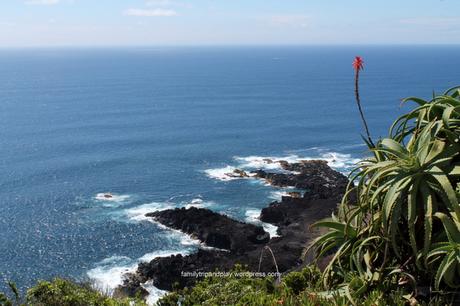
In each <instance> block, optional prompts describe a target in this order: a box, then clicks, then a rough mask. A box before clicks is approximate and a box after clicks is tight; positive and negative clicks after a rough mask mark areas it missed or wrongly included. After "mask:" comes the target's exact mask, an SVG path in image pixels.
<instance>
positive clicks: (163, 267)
mask: <svg viewBox="0 0 460 306" xmlns="http://www.w3.org/2000/svg"><path fill="white" fill-rule="evenodd" d="M270 162H272V163H275V162H276V163H279V164H280V166H281V167H282V169H283V171H281V172H267V171H265V170H257V171H253V172H252V173H251V174H250V176H251V177H253V178H256V179H263V180H265V181H266V182H268V183H270V184H272V185H274V186H279V187H295V188H296V189H297V190H299V191H296V192H293V193H291V194H290V195H289V196H283V197H282V199H281V201H275V202H272V203H270V204H269V205H268V206H267V207H266V208H264V209H262V212H261V214H260V220H261V221H263V222H266V223H270V224H273V225H276V226H277V227H278V230H277V233H278V235H279V237H270V235H269V234H268V233H267V232H265V231H264V229H263V228H262V227H260V226H256V225H253V224H247V223H243V222H240V221H237V220H234V219H232V218H230V217H228V216H225V215H221V214H218V213H216V212H213V211H211V210H209V209H204V208H195V207H192V208H189V209H185V208H180V209H179V208H177V209H170V210H164V211H156V212H151V213H148V214H147V215H146V216H147V217H150V218H152V219H154V220H155V221H156V222H159V223H161V224H163V225H164V226H167V227H170V228H172V229H175V230H180V231H182V232H184V233H186V234H189V235H190V236H192V237H193V238H195V239H198V240H200V241H201V242H202V243H203V244H204V245H205V246H207V247H208V248H204V249H199V250H198V251H197V252H196V253H194V254H190V255H185V256H184V255H173V256H169V257H163V258H155V259H153V260H152V261H150V262H147V263H141V264H140V265H139V267H138V269H137V271H136V272H135V273H131V274H127V275H126V276H125V280H124V284H123V285H122V286H121V287H119V288H118V289H117V293H118V294H122V295H131V296H132V295H136V294H139V293H140V294H145V290H144V289H143V288H142V285H141V284H143V283H145V282H147V281H152V282H153V285H154V286H155V287H157V288H159V289H163V290H172V289H173V287H177V288H183V287H186V286H192V285H193V284H194V283H195V282H196V281H197V280H199V279H200V278H201V277H200V275H204V273H206V272H214V271H216V270H219V271H229V270H231V269H232V268H233V267H234V265H235V264H242V265H244V266H246V267H247V269H248V270H249V271H254V272H265V273H270V272H271V273H275V272H278V271H279V272H281V273H283V272H287V271H289V270H293V269H296V268H298V267H299V266H301V265H302V264H303V263H304V256H303V253H304V250H305V248H306V246H307V245H308V244H309V243H310V242H311V241H312V240H313V239H314V238H315V237H317V235H318V231H317V230H315V229H312V228H311V225H312V224H313V223H314V222H316V221H317V220H320V219H322V218H326V217H328V216H330V215H331V213H332V212H333V211H334V210H335V209H336V208H337V206H338V204H339V202H340V200H341V198H342V196H343V194H344V193H345V190H346V187H347V184H348V183H349V181H348V179H347V178H346V177H345V176H344V175H343V174H341V173H339V172H337V171H335V170H333V169H332V168H330V167H329V166H328V165H327V162H325V161H322V160H309V161H301V162H297V163H288V162H286V161H270ZM241 173H242V172H241ZM241 173H240V172H238V175H241ZM245 175H246V173H245ZM209 247H212V248H214V249H211V248H209ZM268 248H270V250H271V251H272V252H273V255H274V257H275V260H276V264H275V262H274V260H273V258H272V256H271V254H270V252H267V250H268ZM200 273H201V274H200ZM197 276H198V277H197Z"/></svg>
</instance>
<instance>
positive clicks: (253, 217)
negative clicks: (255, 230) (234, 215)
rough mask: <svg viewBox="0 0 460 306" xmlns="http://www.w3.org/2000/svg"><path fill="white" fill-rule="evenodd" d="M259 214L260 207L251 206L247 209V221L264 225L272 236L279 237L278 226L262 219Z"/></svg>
mask: <svg viewBox="0 0 460 306" xmlns="http://www.w3.org/2000/svg"><path fill="white" fill-rule="evenodd" d="M259 216H260V209H254V208H251V209H248V210H246V221H247V222H249V223H252V224H256V225H260V226H262V227H263V229H264V230H265V231H266V232H267V233H269V234H270V238H273V237H279V235H278V234H277V230H278V227H277V226H275V225H273V224H270V223H265V222H262V221H260V219H259Z"/></svg>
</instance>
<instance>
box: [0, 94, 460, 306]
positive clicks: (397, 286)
mask: <svg viewBox="0 0 460 306" xmlns="http://www.w3.org/2000/svg"><path fill="white" fill-rule="evenodd" d="M405 102H415V103H416V107H415V109H413V110H412V111H410V112H409V113H407V114H405V115H403V116H401V117H400V118H398V119H397V120H396V121H395V123H394V124H393V125H392V127H391V128H390V133H389V137H388V138H384V139H381V140H379V141H378V142H377V143H376V144H375V145H374V144H373V143H371V141H369V140H368V141H366V143H367V144H368V148H369V153H370V155H371V157H369V158H366V159H364V160H363V161H362V162H361V163H360V164H359V165H358V167H357V168H356V169H355V171H353V172H352V173H351V175H350V181H351V182H352V183H350V185H349V186H348V190H347V193H346V194H345V196H344V198H343V201H342V203H341V204H340V206H339V208H338V210H337V213H336V214H334V215H333V216H332V217H331V218H329V219H327V220H321V221H318V222H317V223H316V224H314V226H315V227H322V228H326V229H327V231H326V233H325V234H323V235H322V236H320V237H318V238H317V239H316V240H315V241H314V242H313V243H312V244H311V245H310V246H309V248H308V250H307V251H309V252H314V253H315V254H316V259H317V260H321V261H323V262H327V266H326V268H325V269H324V271H319V269H318V268H317V267H316V263H312V264H311V265H310V266H307V267H304V269H303V270H301V271H296V272H291V273H289V274H287V275H285V276H284V277H283V278H282V279H281V282H279V283H278V282H277V281H276V280H275V279H272V278H270V277H266V278H253V277H251V276H250V275H247V274H244V273H241V272H243V271H244V269H243V268H242V267H241V266H237V267H235V270H234V271H233V273H231V276H229V277H209V278H206V279H204V280H203V281H201V282H198V284H197V285H196V286H195V287H193V288H185V289H183V290H176V291H174V292H172V293H170V294H168V295H166V296H165V297H163V298H162V299H161V300H160V301H159V304H160V305H163V306H164V305H448V304H458V303H460V298H459V295H458V288H459V287H460V205H459V201H460V88H453V89H450V90H448V91H447V92H446V93H445V94H443V95H440V96H435V97H434V98H433V99H432V100H430V101H425V100H422V99H419V98H408V99H406V100H405ZM369 139H370V137H369ZM10 287H11V289H12V292H13V294H14V296H15V300H14V301H11V300H9V299H7V297H6V296H5V295H0V304H2V305H3V304H5V305H15V304H18V305H19V304H20V303H21V301H20V297H19V294H18V292H17V290H16V288H15V286H14V285H12V284H11V285H10ZM24 303H25V304H28V305H51V306H52V305H76V306H78V305H130V303H129V301H128V300H116V299H113V298H110V297H107V296H104V295H102V294H100V293H98V292H96V291H95V290H93V289H91V288H90V287H88V286H83V285H76V284H74V283H72V282H69V281H66V280H62V279H56V280H54V281H53V282H40V283H39V284H38V285H37V286H35V287H33V288H32V289H30V290H29V291H28V292H27V296H26V298H25V302H24ZM134 305H142V303H139V302H136V303H135V304H134Z"/></svg>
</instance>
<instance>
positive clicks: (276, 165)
mask: <svg viewBox="0 0 460 306" xmlns="http://www.w3.org/2000/svg"><path fill="white" fill-rule="evenodd" d="M307 151H308V152H309V153H310V154H309V155H307V156H303V155H300V153H298V154H289V155H285V156H255V155H252V156H246V157H241V156H235V157H234V160H235V165H227V166H225V167H222V168H214V169H207V170H205V173H206V174H207V176H208V177H210V178H213V179H217V180H220V181H232V180H238V179H247V178H248V177H240V176H239V175H238V174H237V173H235V170H237V169H240V170H244V171H246V173H247V174H248V175H249V178H250V177H251V176H254V175H251V173H250V171H251V170H256V169H263V170H267V171H277V172H289V171H286V170H284V169H283V168H282V167H281V164H280V161H286V162H288V163H298V162H300V161H303V160H315V159H320V160H325V161H327V163H328V165H329V166H331V167H332V168H334V169H335V170H337V171H340V172H342V173H345V174H347V173H348V172H349V171H350V170H351V169H353V168H354V167H355V166H356V164H357V163H358V162H359V161H360V159H358V158H354V157H352V156H351V154H345V153H339V152H333V151H325V150H323V149H319V148H314V149H313V148H312V149H310V150H307ZM291 173H295V172H291Z"/></svg>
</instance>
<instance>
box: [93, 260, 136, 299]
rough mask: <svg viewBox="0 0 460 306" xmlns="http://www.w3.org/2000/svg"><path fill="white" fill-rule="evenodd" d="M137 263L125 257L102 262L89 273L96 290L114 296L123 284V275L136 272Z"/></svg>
mask: <svg viewBox="0 0 460 306" xmlns="http://www.w3.org/2000/svg"><path fill="white" fill-rule="evenodd" d="M136 268H137V263H136V262H133V261H132V260H131V258H129V257H125V256H112V257H109V258H106V259H104V260H103V261H101V262H100V263H99V264H98V265H97V266H96V267H95V268H94V269H91V270H89V271H88V272H87V275H88V277H89V278H90V279H91V280H92V281H93V284H94V286H95V288H96V289H98V290H100V291H101V292H106V293H109V294H112V293H113V291H114V290H115V289H116V288H117V287H118V286H120V285H122V284H123V275H124V274H126V273H132V272H135V271H136Z"/></svg>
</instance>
